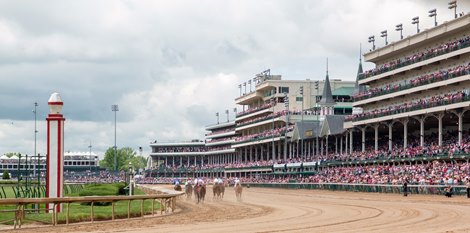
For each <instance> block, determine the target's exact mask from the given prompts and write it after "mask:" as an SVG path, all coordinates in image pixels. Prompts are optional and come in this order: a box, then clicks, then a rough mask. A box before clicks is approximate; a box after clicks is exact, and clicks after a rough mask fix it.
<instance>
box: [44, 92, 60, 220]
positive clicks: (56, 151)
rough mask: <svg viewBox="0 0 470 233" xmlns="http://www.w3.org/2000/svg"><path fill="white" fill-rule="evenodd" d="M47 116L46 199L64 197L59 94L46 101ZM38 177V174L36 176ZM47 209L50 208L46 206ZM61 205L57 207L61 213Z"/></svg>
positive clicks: (54, 94)
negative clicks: (47, 106) (47, 107)
mask: <svg viewBox="0 0 470 233" xmlns="http://www.w3.org/2000/svg"><path fill="white" fill-rule="evenodd" d="M48 105H49V111H50V113H49V115H48V116H47V118H46V121H47V164H46V197H49V198H57V197H63V196H64V192H63V190H64V122H65V118H64V116H63V115H62V114H61V113H60V111H62V106H63V105H64V103H63V102H62V98H61V97H60V94H59V93H52V95H51V97H50V98H49V101H48ZM38 175H39V174H38ZM46 207H47V209H50V208H51V207H52V205H51V204H47V205H46ZM61 210H62V204H60V205H58V206H57V212H61Z"/></svg>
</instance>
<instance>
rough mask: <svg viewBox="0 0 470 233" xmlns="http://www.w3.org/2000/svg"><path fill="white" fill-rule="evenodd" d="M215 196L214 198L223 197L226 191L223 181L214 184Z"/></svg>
mask: <svg viewBox="0 0 470 233" xmlns="http://www.w3.org/2000/svg"><path fill="white" fill-rule="evenodd" d="M212 192H213V194H214V197H213V198H212V199H223V198H224V193H225V185H224V184H223V183H218V184H214V186H213V187H212Z"/></svg>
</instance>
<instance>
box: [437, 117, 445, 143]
mask: <svg viewBox="0 0 470 233" xmlns="http://www.w3.org/2000/svg"><path fill="white" fill-rule="evenodd" d="M442 118H444V113H439V114H438V115H437V120H438V121H439V147H442ZM440 150H441V149H439V151H440Z"/></svg>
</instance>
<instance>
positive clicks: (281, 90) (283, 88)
mask: <svg viewBox="0 0 470 233" xmlns="http://www.w3.org/2000/svg"><path fill="white" fill-rule="evenodd" d="M278 93H289V87H279V92H278Z"/></svg>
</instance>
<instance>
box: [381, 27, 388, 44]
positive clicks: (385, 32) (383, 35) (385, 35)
mask: <svg viewBox="0 0 470 233" xmlns="http://www.w3.org/2000/svg"><path fill="white" fill-rule="evenodd" d="M380 33H381V35H380V37H385V45H388V40H387V30H385V31H382V32H380Z"/></svg>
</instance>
